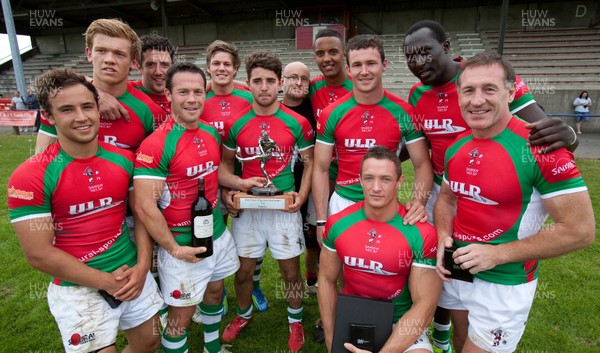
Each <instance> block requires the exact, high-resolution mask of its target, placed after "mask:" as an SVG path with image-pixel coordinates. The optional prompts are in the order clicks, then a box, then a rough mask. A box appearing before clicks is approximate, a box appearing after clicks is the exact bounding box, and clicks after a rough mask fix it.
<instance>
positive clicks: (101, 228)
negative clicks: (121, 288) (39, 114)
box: [8, 142, 137, 286]
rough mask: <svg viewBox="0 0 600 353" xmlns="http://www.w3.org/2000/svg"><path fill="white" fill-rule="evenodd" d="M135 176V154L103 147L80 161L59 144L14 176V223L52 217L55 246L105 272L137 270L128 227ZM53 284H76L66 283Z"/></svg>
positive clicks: (11, 208)
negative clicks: (127, 212)
mask: <svg viewBox="0 0 600 353" xmlns="http://www.w3.org/2000/svg"><path fill="white" fill-rule="evenodd" d="M132 175H133V154H132V153H131V152H129V151H125V150H122V149H120V148H117V147H114V146H111V145H109V144H105V143H103V142H100V143H99V146H98V152H97V153H96V154H95V155H94V156H93V157H89V158H83V159H74V158H73V157H71V156H69V155H67V154H66V153H65V152H64V151H63V150H62V149H61V148H60V144H59V143H58V142H55V143H53V144H51V145H50V146H48V148H46V149H45V150H44V151H43V152H41V153H39V154H37V155H35V156H33V157H31V158H29V159H28V160H27V161H26V162H25V163H23V164H21V165H20V166H19V167H18V168H17V169H16V170H15V171H14V173H13V174H12V176H11V177H10V180H9V181H8V209H9V215H10V221H11V223H16V222H21V221H26V220H34V219H36V218H42V217H51V218H52V221H53V226H54V229H55V232H54V233H55V238H54V246H55V247H57V248H59V249H61V250H63V251H65V252H66V253H68V254H70V255H71V256H73V257H75V258H77V259H78V260H79V261H81V262H84V263H86V264H87V265H88V266H90V267H92V268H95V269H98V270H100V271H104V272H112V271H114V270H116V269H117V268H119V267H120V266H122V265H128V266H129V267H133V266H134V265H135V264H136V263H137V250H136V247H135V245H134V244H133V242H132V241H131V239H130V237H129V232H128V230H127V226H126V225H125V208H126V203H127V193H128V191H129V189H130V188H131V187H132V183H131V177H132ZM34 224H35V221H34ZM40 226H41V224H40ZM52 281H53V283H55V284H57V285H62V286H70V285H76V284H74V283H69V282H65V281H62V280H61V279H60V278H53V279H52Z"/></svg>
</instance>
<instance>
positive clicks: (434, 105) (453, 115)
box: [403, 20, 576, 352]
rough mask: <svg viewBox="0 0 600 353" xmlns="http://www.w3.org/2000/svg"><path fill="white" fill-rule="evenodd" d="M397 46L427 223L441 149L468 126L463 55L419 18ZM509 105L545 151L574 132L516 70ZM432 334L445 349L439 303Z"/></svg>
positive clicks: (446, 328)
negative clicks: (425, 146) (419, 143)
mask: <svg viewBox="0 0 600 353" xmlns="http://www.w3.org/2000/svg"><path fill="white" fill-rule="evenodd" d="M403 51H404V54H405V56H406V60H407V65H408V68H409V69H410V70H411V72H412V73H413V74H414V75H415V77H417V78H418V79H419V80H420V82H418V83H416V84H415V85H414V86H413V87H412V88H411V90H410V94H409V102H410V104H411V105H412V106H413V107H414V114H413V123H414V124H415V126H416V128H417V129H418V130H420V131H422V132H423V134H425V136H426V137H427V139H428V140H429V142H430V143H431V159H432V163H433V173H434V185H433V189H432V195H431V197H430V198H429V201H428V203H427V213H428V214H429V217H430V219H429V221H430V223H433V205H434V203H435V201H436V199H437V195H438V193H439V190H440V186H441V184H442V176H443V174H444V156H445V153H446V150H447V149H448V146H450V144H451V143H452V142H453V141H454V140H455V139H456V137H457V136H458V135H460V134H461V133H464V132H465V131H467V130H469V129H470V128H469V126H468V125H467V123H466V122H465V120H464V119H463V117H462V115H461V112H460V107H459V105H458V94H457V90H456V79H457V77H458V72H459V69H460V65H461V62H462V61H463V59H462V58H460V57H458V58H454V59H453V58H452V56H451V53H450V42H449V41H448V38H447V37H446V31H445V29H444V28H443V27H442V26H441V25H440V24H439V23H438V22H435V21H430V20H424V21H419V22H417V23H415V24H413V25H412V26H411V27H410V28H409V29H408V31H407V33H406V37H405V39H404V46H403ZM510 111H511V113H513V114H515V113H518V115H519V117H521V118H523V119H525V120H526V121H529V122H532V123H533V122H536V121H539V122H538V123H536V125H530V126H531V127H533V128H534V132H533V133H532V134H531V135H530V137H529V138H530V140H531V143H532V145H539V144H545V143H548V144H550V148H548V151H550V150H551V149H552V148H557V147H558V146H564V145H566V144H567V143H570V142H574V141H575V136H576V135H575V133H574V132H573V131H571V130H570V129H569V127H568V126H567V125H566V124H565V123H564V122H563V121H562V120H561V119H559V118H554V119H552V120H550V119H547V118H546V117H545V115H544V113H543V111H542V110H541V109H540V108H539V106H538V105H537V104H536V103H535V100H534V99H533V96H532V95H531V94H530V93H529V90H528V88H527V86H526V85H525V83H524V82H523V81H521V79H520V78H519V76H517V84H516V92H515V99H514V100H513V101H512V102H511V103H510ZM433 337H434V344H435V345H436V346H437V347H439V348H441V349H443V350H445V351H446V352H449V351H450V349H451V348H450V344H449V340H450V317H449V315H448V313H447V311H445V310H443V309H440V310H438V311H437V312H436V314H435V323H434V331H433Z"/></svg>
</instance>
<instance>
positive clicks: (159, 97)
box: [127, 80, 171, 126]
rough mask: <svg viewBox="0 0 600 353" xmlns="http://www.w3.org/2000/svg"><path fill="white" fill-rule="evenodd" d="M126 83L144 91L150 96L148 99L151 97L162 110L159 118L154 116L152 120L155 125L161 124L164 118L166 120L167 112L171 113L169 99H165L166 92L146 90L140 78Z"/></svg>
mask: <svg viewBox="0 0 600 353" xmlns="http://www.w3.org/2000/svg"><path fill="white" fill-rule="evenodd" d="M127 84H128V85H130V86H133V87H135V88H136V89H139V90H140V91H142V92H144V93H146V95H147V96H148V97H150V99H152V101H153V102H154V103H155V104H156V105H157V106H158V107H160V109H162V110H163V113H162V114H161V116H160V119H156V118H155V119H154V121H155V122H156V123H157V125H156V126H160V124H162V123H163V122H164V121H165V120H167V117H168V116H169V114H171V102H169V100H168V99H167V95H166V94H164V93H163V94H156V93H152V92H150V91H148V90H147V89H146V87H144V85H143V84H142V80H139V81H129V82H127ZM157 120H159V121H157Z"/></svg>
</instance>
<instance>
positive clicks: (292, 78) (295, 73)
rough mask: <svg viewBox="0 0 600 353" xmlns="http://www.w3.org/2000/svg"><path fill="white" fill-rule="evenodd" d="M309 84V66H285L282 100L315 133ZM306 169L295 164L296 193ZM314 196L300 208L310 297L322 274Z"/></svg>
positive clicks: (315, 290) (296, 64) (293, 64)
mask: <svg viewBox="0 0 600 353" xmlns="http://www.w3.org/2000/svg"><path fill="white" fill-rule="evenodd" d="M309 84H310V71H309V69H308V67H307V66H306V65H305V64H304V63H301V62H299V61H294V62H291V63H289V64H287V65H286V67H285V68H284V69H283V85H282V87H283V100H282V103H283V105H285V106H286V107H288V108H290V109H292V110H293V111H295V112H296V113H298V114H300V115H302V116H304V117H305V118H306V119H307V120H308V121H309V122H310V124H311V125H312V127H313V129H315V131H316V121H315V117H314V114H313V109H312V105H311V103H310V100H309V99H308V86H309ZM303 169H304V167H303V165H302V161H301V160H296V162H295V164H294V178H295V180H296V190H300V181H301V179H302V171H303ZM314 210H315V208H314V203H313V200H312V197H311V196H309V198H308V201H307V202H305V203H304V205H303V206H302V208H301V209H300V213H301V214H302V230H303V232H304V238H305V241H306V259H305V265H306V288H307V290H308V292H309V293H310V294H313V295H316V294H317V286H316V284H317V274H318V271H319V265H318V260H319V250H320V248H319V244H318V243H317V237H316V228H315V226H316V223H315V222H316V218H315V211H314Z"/></svg>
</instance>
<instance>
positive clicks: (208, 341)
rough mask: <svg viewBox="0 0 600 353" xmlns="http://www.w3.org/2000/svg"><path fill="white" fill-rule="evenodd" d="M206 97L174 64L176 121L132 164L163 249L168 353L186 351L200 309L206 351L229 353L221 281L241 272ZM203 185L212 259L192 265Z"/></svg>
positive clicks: (192, 71)
mask: <svg viewBox="0 0 600 353" xmlns="http://www.w3.org/2000/svg"><path fill="white" fill-rule="evenodd" d="M205 89H206V77H205V75H204V72H203V71H202V70H201V69H199V68H198V67H197V66H195V65H193V64H189V63H177V64H175V65H173V66H172V67H171V68H170V69H169V71H167V76H166V94H167V98H168V99H169V102H170V103H171V112H172V113H171V116H170V117H169V119H168V120H167V121H166V122H165V123H164V124H163V125H161V126H160V127H159V128H158V129H157V131H155V132H154V133H153V134H152V135H150V136H149V137H148V138H147V139H146V140H144V142H143V143H142V145H141V146H140V148H139V150H138V152H137V154H136V160H135V176H134V185H135V187H136V194H135V195H136V198H137V199H138V200H139V203H138V207H137V211H138V212H139V215H140V219H141V221H142V222H143V223H144V225H145V226H146V228H147V229H148V232H149V233H150V235H151V236H152V238H154V240H155V241H156V242H157V243H158V244H159V246H160V248H159V252H158V273H159V278H160V283H161V290H162V293H163V297H164V298H165V302H166V303H167V304H168V305H169V313H168V321H167V327H166V329H165V331H164V333H163V336H162V347H163V350H164V352H183V351H186V350H187V327H188V326H189V324H190V322H191V318H192V315H193V314H194V312H195V311H196V305H197V304H199V303H200V302H202V304H201V305H200V310H201V313H202V322H203V323H204V351H205V352H208V353H216V352H226V350H224V349H223V348H222V347H221V342H220V340H219V325H220V322H221V312H222V310H223V305H222V301H221V296H222V294H223V279H224V278H225V277H227V276H229V275H231V274H233V273H234V272H235V271H236V270H237V269H238V267H239V261H238V259H237V257H236V253H235V244H234V243H233V239H232V237H231V234H230V233H229V231H228V230H227V228H226V227H225V224H224V223H223V217H221V214H220V211H219V198H218V197H217V189H218V176H217V170H218V168H219V163H220V153H219V149H220V138H219V134H218V132H217V130H216V129H215V128H214V127H212V126H211V125H208V124H206V123H203V122H200V120H199V117H200V114H201V113H202V109H203V106H204V99H205ZM198 178H203V179H204V181H205V188H206V198H207V199H208V200H209V201H210V202H211V203H212V205H213V210H214V211H213V239H214V254H213V255H212V256H210V257H208V258H205V259H203V260H202V261H200V259H198V258H196V257H195V254H197V253H199V252H200V251H199V250H198V249H196V248H192V247H190V245H191V239H192V229H191V228H192V227H191V226H192V220H191V211H190V210H191V207H192V204H193V202H194V201H195V200H196V199H197V190H198V188H197V186H198ZM258 184H259V183H258Z"/></svg>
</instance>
